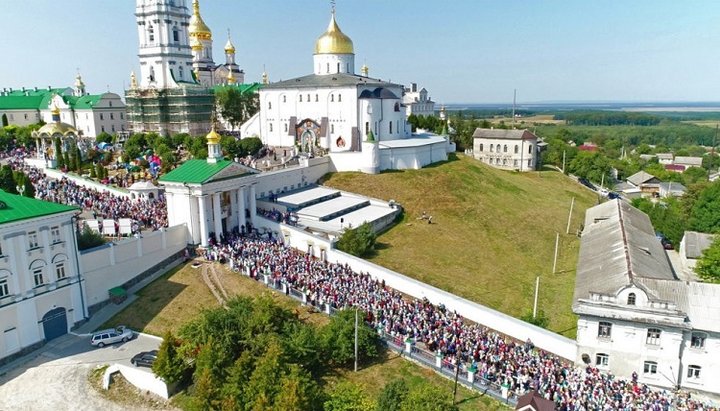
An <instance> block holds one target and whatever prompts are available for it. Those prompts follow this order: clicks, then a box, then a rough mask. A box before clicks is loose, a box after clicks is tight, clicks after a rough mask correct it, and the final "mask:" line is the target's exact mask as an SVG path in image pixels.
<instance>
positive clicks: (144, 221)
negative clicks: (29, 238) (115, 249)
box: [6, 149, 168, 230]
mask: <svg viewBox="0 0 720 411" xmlns="http://www.w3.org/2000/svg"><path fill="white" fill-rule="evenodd" d="M31 155H32V153H31V152H29V151H27V150H25V149H14V150H13V151H12V152H11V155H8V156H7V157H6V158H7V159H8V160H7V163H8V164H9V165H10V166H11V167H12V169H13V170H19V171H22V172H24V173H25V175H27V176H28V178H29V179H30V181H31V182H32V184H33V187H34V189H35V197H36V198H38V199H40V200H45V201H51V202H54V203H60V204H66V205H71V206H76V207H80V208H82V209H83V210H85V211H87V212H89V213H92V215H93V218H95V219H113V220H118V219H120V218H129V219H131V220H133V221H134V222H135V223H137V224H140V225H142V226H143V227H144V228H145V229H149V230H159V229H160V228H162V227H167V225H168V219H167V206H166V203H165V199H164V197H162V196H160V198H156V199H130V198H128V197H123V196H118V195H115V194H112V193H111V192H109V191H100V190H96V189H94V188H89V187H85V186H82V185H80V184H77V183H75V182H74V181H73V180H71V179H68V178H67V177H63V178H61V179H59V180H55V179H50V178H47V176H46V175H45V173H44V172H43V171H42V170H40V169H38V168H36V167H33V166H30V165H28V164H26V163H25V162H24V161H23V159H24V158H26V157H28V156H31Z"/></svg>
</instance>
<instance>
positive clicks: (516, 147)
mask: <svg viewBox="0 0 720 411" xmlns="http://www.w3.org/2000/svg"><path fill="white" fill-rule="evenodd" d="M518 150H519V148H518V145H517V144H515V154H517V153H518Z"/></svg>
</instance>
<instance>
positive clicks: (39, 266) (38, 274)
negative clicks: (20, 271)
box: [30, 260, 45, 287]
mask: <svg viewBox="0 0 720 411" xmlns="http://www.w3.org/2000/svg"><path fill="white" fill-rule="evenodd" d="M44 271H45V261H43V260H35V261H33V262H32V263H31V264H30V272H31V273H32V275H33V284H35V287H39V286H41V285H43V284H45V275H44Z"/></svg>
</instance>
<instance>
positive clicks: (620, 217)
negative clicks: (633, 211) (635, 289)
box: [614, 200, 635, 284]
mask: <svg viewBox="0 0 720 411" xmlns="http://www.w3.org/2000/svg"><path fill="white" fill-rule="evenodd" d="M614 201H615V203H616V204H617V208H618V220H619V221H620V233H621V234H622V240H623V247H624V249H625V262H626V263H627V274H628V278H629V279H630V283H632V284H635V281H634V274H633V271H632V262H631V261H630V246H629V245H628V240H627V233H625V221H624V215H623V211H622V205H621V203H620V200H614Z"/></svg>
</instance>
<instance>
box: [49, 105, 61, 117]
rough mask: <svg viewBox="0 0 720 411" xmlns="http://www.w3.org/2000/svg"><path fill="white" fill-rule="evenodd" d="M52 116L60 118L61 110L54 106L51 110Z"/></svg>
mask: <svg viewBox="0 0 720 411" xmlns="http://www.w3.org/2000/svg"><path fill="white" fill-rule="evenodd" d="M50 114H52V115H53V116H59V115H60V108H58V106H57V105H55V104H53V106H52V109H50Z"/></svg>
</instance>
